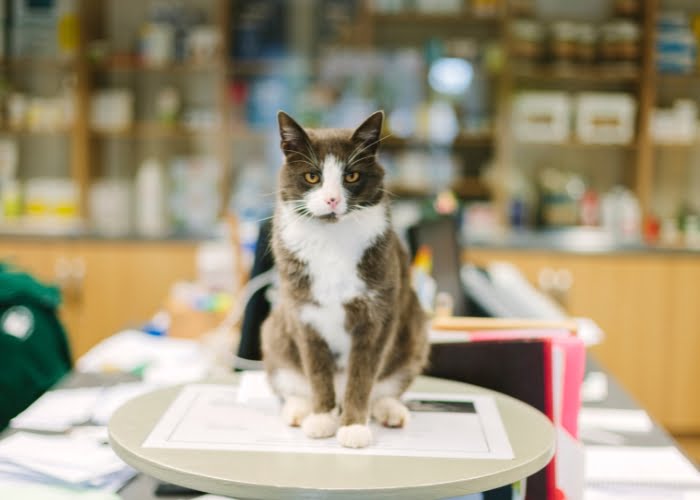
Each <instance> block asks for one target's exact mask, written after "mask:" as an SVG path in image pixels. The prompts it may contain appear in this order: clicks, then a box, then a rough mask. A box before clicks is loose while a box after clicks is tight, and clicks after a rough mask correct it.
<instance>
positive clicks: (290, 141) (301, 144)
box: [277, 111, 310, 156]
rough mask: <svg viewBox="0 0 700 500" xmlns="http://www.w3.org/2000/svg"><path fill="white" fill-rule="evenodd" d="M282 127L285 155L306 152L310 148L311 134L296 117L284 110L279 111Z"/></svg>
mask: <svg viewBox="0 0 700 500" xmlns="http://www.w3.org/2000/svg"><path fill="white" fill-rule="evenodd" d="M277 123H278V124H279V128H280V140H281V142H280V146H281V148H282V152H283V153H284V155H285V156H288V155H290V154H293V153H302V154H305V152H306V151H308V149H309V144H310V141H309V136H308V135H306V132H305V131H304V129H303V128H302V127H301V125H299V124H298V123H297V122H296V121H294V119H293V118H292V117H291V116H289V115H288V114H287V113H285V112H284V111H279V112H278V113H277Z"/></svg>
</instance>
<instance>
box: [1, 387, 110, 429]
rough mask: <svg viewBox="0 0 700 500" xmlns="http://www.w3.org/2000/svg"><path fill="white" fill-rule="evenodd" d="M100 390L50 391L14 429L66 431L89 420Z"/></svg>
mask: <svg viewBox="0 0 700 500" xmlns="http://www.w3.org/2000/svg"><path fill="white" fill-rule="evenodd" d="M101 391H102V388H100V387H90V388H83V389H59V390H55V391H48V392H46V393H44V394H43V395H42V396H41V397H40V398H39V399H37V400H36V401H35V402H34V403H33V404H32V405H31V406H30V407H29V408H27V409H26V410H24V411H23V412H22V413H20V414H19V415H17V416H16V417H15V418H13V419H12V421H11V422H10V425H11V426H12V427H13V428H15V429H31V430H37V431H53V432H64V431H66V430H68V429H70V427H71V426H73V425H75V424H79V423H83V422H86V421H87V420H89V419H90V416H91V414H92V411H93V409H94V407H95V404H96V403H97V400H98V398H99V397H100V392H101Z"/></svg>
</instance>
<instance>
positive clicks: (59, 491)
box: [0, 479, 120, 500]
mask: <svg viewBox="0 0 700 500" xmlns="http://www.w3.org/2000/svg"><path fill="white" fill-rule="evenodd" d="M0 498H7V499H12V500H120V497H119V495H117V494H116V493H111V492H109V491H102V490H86V489H78V488H71V487H66V486H53V485H45V484H29V483H23V482H15V481H6V480H2V479H0Z"/></svg>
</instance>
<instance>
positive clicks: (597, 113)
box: [576, 92, 637, 144]
mask: <svg viewBox="0 0 700 500" xmlns="http://www.w3.org/2000/svg"><path fill="white" fill-rule="evenodd" d="M636 112H637V102H636V100H635V99H634V98H633V97H632V96H630V95H628V94H622V93H604V92H584V93H581V94H579V95H578V96H577V97H576V135H577V136H578V139H579V140H580V141H581V142H583V143H588V144H629V143H631V142H632V141H633V140H634V122H635V115H636Z"/></svg>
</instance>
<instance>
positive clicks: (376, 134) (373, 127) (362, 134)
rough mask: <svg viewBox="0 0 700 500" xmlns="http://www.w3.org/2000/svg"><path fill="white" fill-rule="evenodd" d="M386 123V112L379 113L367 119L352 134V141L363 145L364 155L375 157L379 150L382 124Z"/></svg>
mask: <svg viewBox="0 0 700 500" xmlns="http://www.w3.org/2000/svg"><path fill="white" fill-rule="evenodd" d="M383 123H384V111H377V112H375V113H373V114H372V115H371V116H370V117H369V118H367V119H366V120H365V121H364V122H363V123H362V125H360V126H359V127H357V129H356V130H355V132H354V133H353V134H352V140H353V141H354V142H356V143H358V144H362V146H363V153H364V152H366V153H367V154H370V155H373V154H375V153H376V152H377V148H379V141H380V135H381V133H382V124H383Z"/></svg>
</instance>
